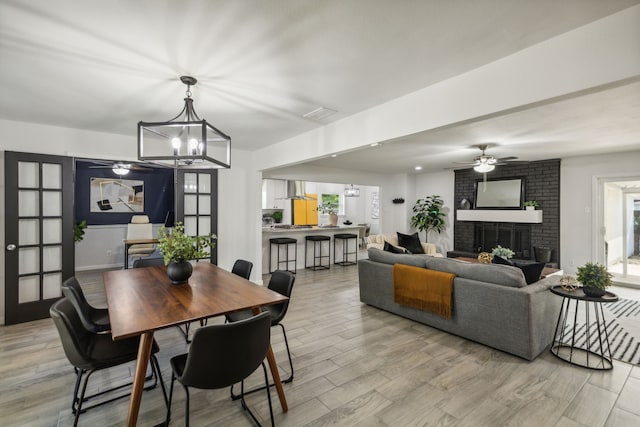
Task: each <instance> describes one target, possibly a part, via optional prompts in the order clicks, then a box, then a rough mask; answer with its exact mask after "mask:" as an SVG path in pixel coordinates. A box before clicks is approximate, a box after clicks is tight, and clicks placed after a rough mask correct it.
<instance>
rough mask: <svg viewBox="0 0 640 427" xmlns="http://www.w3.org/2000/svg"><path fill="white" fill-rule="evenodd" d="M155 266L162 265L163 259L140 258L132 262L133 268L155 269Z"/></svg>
mask: <svg viewBox="0 0 640 427" xmlns="http://www.w3.org/2000/svg"><path fill="white" fill-rule="evenodd" d="M157 265H164V259H162V258H140V259H137V260H135V261H133V268H143V267H155V266H157Z"/></svg>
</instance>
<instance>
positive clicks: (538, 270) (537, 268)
mask: <svg viewBox="0 0 640 427" xmlns="http://www.w3.org/2000/svg"><path fill="white" fill-rule="evenodd" d="M493 263H494V264H503V265H511V266H513V267H518V268H519V269H520V270H522V274H524V280H525V281H526V282H527V285H530V284H532V283H535V282H537V281H538V280H540V276H541V275H542V270H543V269H544V262H513V261H510V260H508V259H506V258H503V257H501V256H500V255H495V256H494V257H493Z"/></svg>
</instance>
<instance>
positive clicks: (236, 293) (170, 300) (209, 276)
mask: <svg viewBox="0 0 640 427" xmlns="http://www.w3.org/2000/svg"><path fill="white" fill-rule="evenodd" d="M103 278H104V287H105V292H106V296H107V305H108V307H109V321H110V323H111V333H112V335H113V338H114V339H121V338H127V337H132V336H137V335H140V334H142V333H145V332H150V331H154V330H157V329H162V328H168V327H170V326H175V325H179V324H182V323H186V322H191V321H195V320H200V319H205V318H207V317H213V316H217V315H222V314H225V313H231V312H234V311H240V310H246V309H255V308H257V307H261V306H264V305H270V304H277V303H281V302H284V301H286V300H287V299H288V297H286V296H284V295H281V294H279V293H277V292H274V291H272V290H270V289H268V288H267V287H265V286H260V285H256V284H255V283H252V282H250V281H248V280H247V279H245V278H243V277H240V276H238V275H236V274H233V273H231V272H229V271H227V270H224V269H222V268H220V267H218V266H216V265H213V264H210V263H209V262H198V263H196V264H195V265H194V266H193V274H192V275H191V277H190V278H189V280H188V283H185V284H180V285H174V284H172V283H171V280H170V279H169V278H168V277H167V273H166V267H164V266H154V267H145V268H133V269H128V270H113V271H107V272H105V273H104V274H103Z"/></svg>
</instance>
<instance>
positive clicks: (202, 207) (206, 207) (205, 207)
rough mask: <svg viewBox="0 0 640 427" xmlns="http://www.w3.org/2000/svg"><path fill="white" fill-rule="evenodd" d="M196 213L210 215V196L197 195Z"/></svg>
mask: <svg viewBox="0 0 640 427" xmlns="http://www.w3.org/2000/svg"><path fill="white" fill-rule="evenodd" d="M198 201H199V203H198V213H199V214H200V215H211V196H205V195H200V196H198Z"/></svg>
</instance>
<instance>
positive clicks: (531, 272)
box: [513, 262, 544, 285]
mask: <svg viewBox="0 0 640 427" xmlns="http://www.w3.org/2000/svg"><path fill="white" fill-rule="evenodd" d="M513 264H514V265H515V266H516V267H518V268H519V269H520V270H522V274H524V280H526V281H527V285H530V284H532V283H535V282H537V281H538V280H540V276H541V275H542V270H544V262H529V263H526V264H525V263H520V262H515V263H513Z"/></svg>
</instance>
